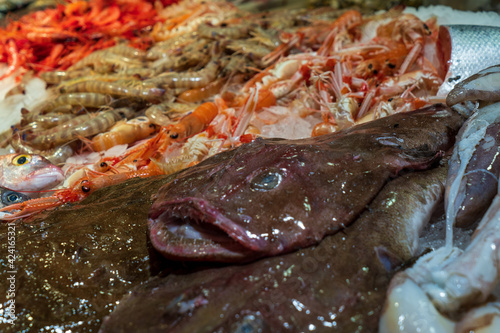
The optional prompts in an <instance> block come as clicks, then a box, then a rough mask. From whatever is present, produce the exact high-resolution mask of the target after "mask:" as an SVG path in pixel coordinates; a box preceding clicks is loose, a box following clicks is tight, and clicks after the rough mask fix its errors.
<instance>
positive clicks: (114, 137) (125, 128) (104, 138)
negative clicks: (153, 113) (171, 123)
mask: <svg viewBox="0 0 500 333" xmlns="http://www.w3.org/2000/svg"><path fill="white" fill-rule="evenodd" d="M156 130H157V125H155V124H153V123H151V122H150V121H149V119H148V118H147V117H138V118H135V119H132V120H129V121H127V122H119V123H117V124H116V125H114V126H113V127H112V128H111V130H110V131H109V132H106V133H100V134H98V135H96V136H95V137H94V138H93V139H92V148H94V149H95V150H97V151H103V150H107V149H109V148H111V147H113V146H116V145H121V144H126V143H134V142H135V141H138V140H142V139H145V138H147V137H148V136H150V135H151V134H153V133H154V132H156Z"/></svg>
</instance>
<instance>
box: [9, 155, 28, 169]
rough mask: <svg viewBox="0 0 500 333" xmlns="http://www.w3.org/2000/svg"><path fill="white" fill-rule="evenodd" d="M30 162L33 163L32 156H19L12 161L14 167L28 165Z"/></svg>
mask: <svg viewBox="0 0 500 333" xmlns="http://www.w3.org/2000/svg"><path fill="white" fill-rule="evenodd" d="M29 161H31V156H30V155H24V154H23V155H17V156H15V157H14V159H13V160H12V164H14V165H17V166H19V165H24V164H26V163H29Z"/></svg>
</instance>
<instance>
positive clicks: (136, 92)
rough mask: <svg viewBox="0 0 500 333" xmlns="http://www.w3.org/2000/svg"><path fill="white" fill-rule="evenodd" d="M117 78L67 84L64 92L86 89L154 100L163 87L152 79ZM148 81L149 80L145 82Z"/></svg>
mask: <svg viewBox="0 0 500 333" xmlns="http://www.w3.org/2000/svg"><path fill="white" fill-rule="evenodd" d="M150 80H153V79H149V80H146V81H139V80H118V81H114V82H103V81H85V82H80V83H75V84H72V85H69V86H67V87H66V88H65V91H66V92H68V93H69V92H75V91H86V92H96V93H101V94H109V95H116V96H124V97H136V98H142V99H145V100H156V99H158V98H160V97H161V96H162V95H163V94H164V93H165V89H162V88H158V87H157V85H156V84H155V82H154V81H150ZM147 81H149V82H147Z"/></svg>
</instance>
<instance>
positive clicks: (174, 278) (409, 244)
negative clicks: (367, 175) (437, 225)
mask: <svg viewBox="0 0 500 333" xmlns="http://www.w3.org/2000/svg"><path fill="white" fill-rule="evenodd" d="M445 178H446V168H445V167H439V168H435V169H432V170H427V171H418V172H413V173H410V174H407V175H404V176H401V177H399V178H397V179H395V180H392V181H390V182H389V183H388V184H387V185H386V186H385V187H384V188H383V190H382V191H380V193H379V194H378V195H377V196H376V198H375V199H374V200H373V202H372V204H370V206H369V207H368V209H366V210H365V211H364V213H363V214H362V215H361V216H360V217H359V218H358V219H357V220H356V221H355V222H354V223H353V224H351V225H350V226H348V227H347V228H346V229H345V230H344V232H342V233H336V234H334V235H330V236H327V237H325V238H324V239H323V240H322V242H321V243H320V244H319V245H318V246H312V247H309V248H306V249H301V250H299V251H297V252H295V253H289V254H285V255H281V256H276V257H271V258H264V259H261V260H258V261H256V262H253V263H250V264H246V265H239V266H238V265H232V266H226V267H223V268H218V269H210V270H204V271H199V272H196V273H193V274H190V275H169V276H167V277H164V278H154V279H153V280H150V281H149V282H148V283H146V284H144V285H142V286H140V287H138V288H135V289H133V290H132V291H131V292H130V293H129V294H128V295H127V296H125V298H124V299H122V300H121V301H120V303H119V305H118V306H117V307H116V308H115V310H114V312H113V313H112V314H111V315H110V316H108V317H106V318H105V319H104V321H103V325H102V326H101V329H100V332H101V333H110V332H170V333H180V332H186V333H188V332H189V333H192V332H197V333H204V332H207V333H208V332H219V333H224V332H237V333H243V332H245V333H254V332H255V333H257V332H309V331H314V332H331V331H338V332H376V330H377V323H378V320H379V314H380V313H381V311H382V305H383V302H384V298H385V293H386V290H387V286H388V285H389V281H390V278H391V276H392V274H393V272H392V270H390V269H391V268H392V265H391V262H398V261H399V262H401V261H406V260H408V259H410V258H411V257H412V256H414V255H415V250H416V239H417V238H418V233H419V229H420V228H422V227H423V226H424V225H425V223H426V222H427V221H428V220H429V219H430V216H431V212H432V211H433V209H434V207H436V205H437V204H438V203H439V202H440V201H441V199H442V194H443V191H444V185H443V184H444V180H445ZM390 258H392V260H391V259H390Z"/></svg>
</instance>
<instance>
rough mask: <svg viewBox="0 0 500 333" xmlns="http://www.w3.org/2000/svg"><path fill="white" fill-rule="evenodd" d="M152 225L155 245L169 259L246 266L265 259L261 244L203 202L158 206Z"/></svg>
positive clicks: (152, 239) (152, 242)
mask: <svg viewBox="0 0 500 333" xmlns="http://www.w3.org/2000/svg"><path fill="white" fill-rule="evenodd" d="M148 225H149V237H150V240H151V244H152V245H153V247H154V248H155V249H156V250H157V251H158V252H160V253H161V254H162V255H163V256H164V257H166V258H168V259H173V260H191V261H217V262H242V261H249V260H253V259H256V258H258V257H261V256H263V255H264V254H263V253H260V252H259V251H258V247H259V244H257V243H256V242H258V240H252V239H250V238H249V237H248V235H246V231H245V230H244V229H243V228H241V227H240V226H238V225H237V224H236V223H234V222H233V221H232V220H230V219H229V218H227V217H226V216H224V214H222V213H221V212H220V211H218V210H217V209H216V208H214V207H212V206H211V205H210V204H208V203H207V201H205V200H203V199H198V198H183V199H181V200H174V201H167V202H162V203H159V204H154V205H153V207H152V209H151V213H150V216H149V220H148Z"/></svg>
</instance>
